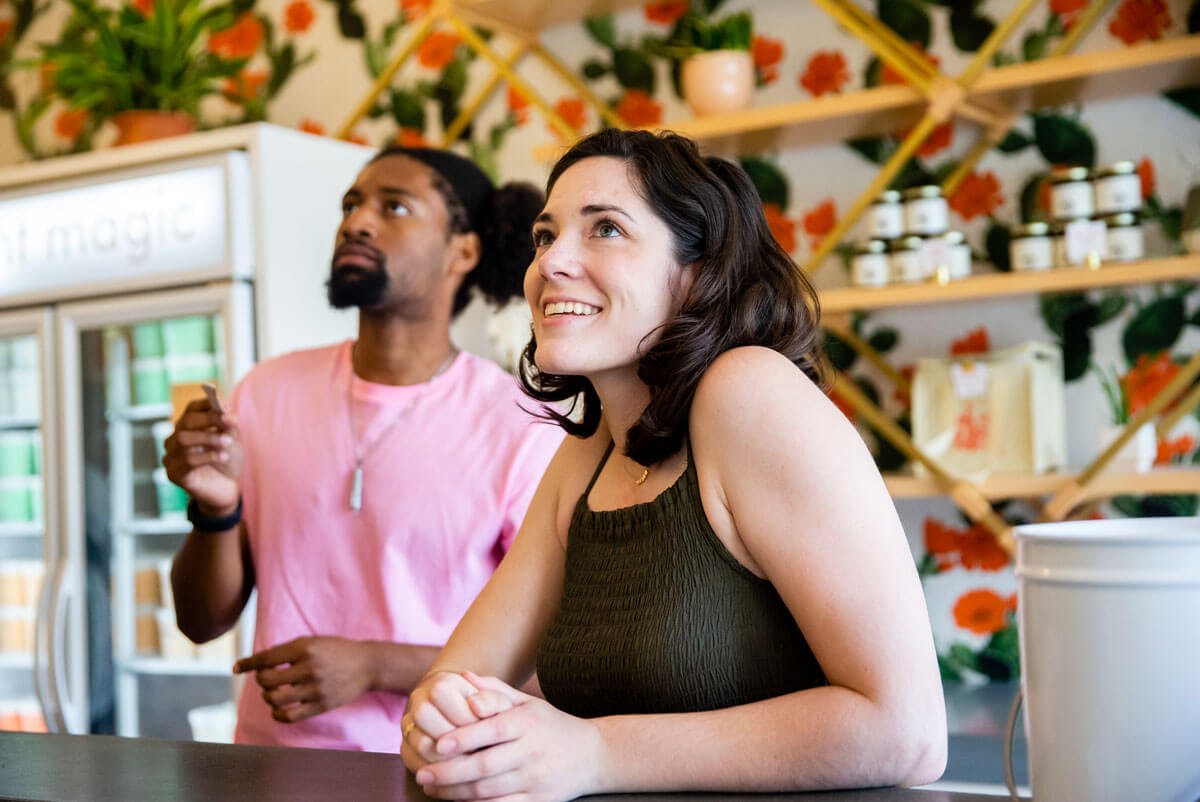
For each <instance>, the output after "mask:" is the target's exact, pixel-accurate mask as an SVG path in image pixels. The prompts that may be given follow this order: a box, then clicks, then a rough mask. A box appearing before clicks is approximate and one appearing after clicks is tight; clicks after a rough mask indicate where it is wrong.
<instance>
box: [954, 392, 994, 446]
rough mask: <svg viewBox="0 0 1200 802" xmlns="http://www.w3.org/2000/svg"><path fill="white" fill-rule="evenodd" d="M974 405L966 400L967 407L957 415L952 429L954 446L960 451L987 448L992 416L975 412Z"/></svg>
mask: <svg viewBox="0 0 1200 802" xmlns="http://www.w3.org/2000/svg"><path fill="white" fill-rule="evenodd" d="M974 407H975V405H974V404H973V403H972V402H970V401H968V402H967V408H966V409H965V410H963V413H962V414H961V415H959V416H958V420H957V421H956V423H955V429H954V441H953V442H954V447H955V448H957V449H959V450H960V451H981V450H983V449H985V448H987V445H988V439H989V435H990V434H991V426H992V416H991V415H989V414H988V413H986V412H982V413H977V412H976V411H975V408H974Z"/></svg>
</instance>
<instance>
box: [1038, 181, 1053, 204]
mask: <svg viewBox="0 0 1200 802" xmlns="http://www.w3.org/2000/svg"><path fill="white" fill-rule="evenodd" d="M1037 207H1038V209H1039V210H1041V211H1043V212H1048V211H1050V176H1048V175H1045V176H1042V182H1041V183H1040V184H1038V197H1037Z"/></svg>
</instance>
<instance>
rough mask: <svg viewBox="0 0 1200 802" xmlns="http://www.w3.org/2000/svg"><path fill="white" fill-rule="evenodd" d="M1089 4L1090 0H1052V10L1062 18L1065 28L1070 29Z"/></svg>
mask: <svg viewBox="0 0 1200 802" xmlns="http://www.w3.org/2000/svg"><path fill="white" fill-rule="evenodd" d="M1087 4H1088V0H1050V10H1051V11H1053V12H1054V13H1055V14H1057V15H1058V16H1059V17H1060V18H1062V23H1063V27H1065V28H1067V29H1070V28H1071V26H1073V25H1074V24H1075V23H1076V21H1077V20H1078V19H1079V15H1080V14H1082V13H1083V10H1084V9H1085V8H1087Z"/></svg>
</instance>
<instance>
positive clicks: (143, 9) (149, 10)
mask: <svg viewBox="0 0 1200 802" xmlns="http://www.w3.org/2000/svg"><path fill="white" fill-rule="evenodd" d="M130 5H132V6H133V7H134V8H135V9H137V12H138V13H139V14H141V15H142V16H143V17H148V16H150V15H151V14H153V13H154V0H133V2H132V3H131V4H130Z"/></svg>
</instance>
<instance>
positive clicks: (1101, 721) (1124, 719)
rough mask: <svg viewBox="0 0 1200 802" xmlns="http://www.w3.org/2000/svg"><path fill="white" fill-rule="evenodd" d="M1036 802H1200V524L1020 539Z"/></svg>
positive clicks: (1047, 532) (1067, 531)
mask: <svg viewBox="0 0 1200 802" xmlns="http://www.w3.org/2000/svg"><path fill="white" fill-rule="evenodd" d="M1015 532H1016V538H1017V564H1016V574H1017V580H1018V615H1019V619H1020V638H1021V686H1022V690H1023V692H1024V696H1025V705H1026V707H1025V735H1026V738H1027V739H1028V745H1029V761H1030V767H1029V769H1030V779H1031V785H1032V787H1033V797H1034V799H1035V800H1037V802H1060V801H1061V800H1088V802H1128V801H1129V800H1145V802H1160V800H1161V801H1162V802H1174V801H1175V800H1180V802H1184V801H1185V800H1186V802H1195V800H1196V799H1198V798H1200V518H1126V519H1113V520H1103V521H1073V522H1068V523H1055V524H1033V525H1029V526H1020V527H1017V528H1016V530H1015Z"/></svg>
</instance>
